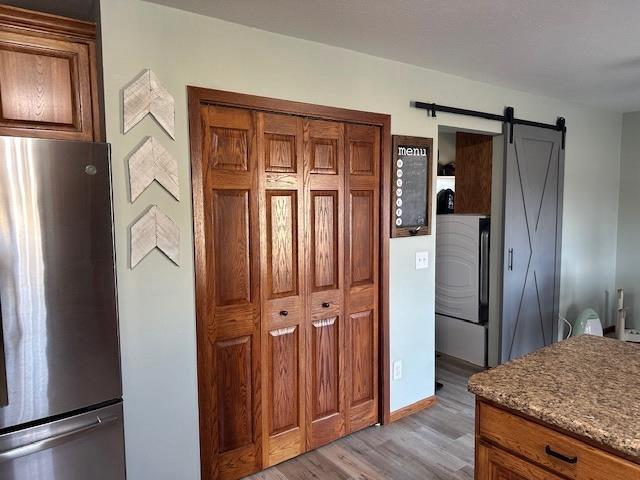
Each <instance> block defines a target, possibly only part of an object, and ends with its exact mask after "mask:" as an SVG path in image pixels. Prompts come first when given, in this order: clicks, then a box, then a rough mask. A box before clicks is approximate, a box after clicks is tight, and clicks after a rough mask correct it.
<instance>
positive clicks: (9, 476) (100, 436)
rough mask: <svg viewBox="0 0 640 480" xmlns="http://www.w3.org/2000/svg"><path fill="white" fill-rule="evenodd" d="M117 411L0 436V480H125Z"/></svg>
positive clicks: (116, 407)
mask: <svg viewBox="0 0 640 480" xmlns="http://www.w3.org/2000/svg"><path fill="white" fill-rule="evenodd" d="M124 472H125V466H124V440H123V430H122V405H121V404H117V405H112V406H110V407H105V408H101V409H98V410H93V411H91V412H89V413H84V414H81V415H76V416H73V417H69V418H65V419H63V420H58V421H55V422H52V423H46V424H44V425H39V426H37V427H32V428H27V429H24V430H19V431H17V432H13V433H7V434H4V435H0V478H2V480H35V479H43V480H44V479H47V480H87V479H91V480H124V478H125V473H124Z"/></svg>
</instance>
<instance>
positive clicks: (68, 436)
mask: <svg viewBox="0 0 640 480" xmlns="http://www.w3.org/2000/svg"><path fill="white" fill-rule="evenodd" d="M118 420H119V417H115V416H111V417H106V418H100V417H96V421H95V422H93V423H90V424H89V425H85V426H84V427H79V428H75V429H73V430H69V431H67V432H64V433H61V434H59V435H54V436H52V437H47V438H43V439H41V440H37V441H35V442H32V443H27V444H26V445H21V446H19V447H15V448H12V449H9V450H5V451H2V452H0V463H4V462H8V461H10V460H15V459H16V458H20V457H24V456H26V455H31V454H32V453H36V452H40V451H42V450H48V449H50V448H53V447H55V446H57V445H60V444H63V443H66V442H68V441H70V440H73V439H74V438H75V437H77V436H79V435H82V434H84V433H87V432H90V431H92V430H96V429H98V428H103V427H106V426H108V425H111V424H112V423H115V422H117V421H118Z"/></svg>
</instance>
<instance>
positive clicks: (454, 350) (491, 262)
mask: <svg viewBox="0 0 640 480" xmlns="http://www.w3.org/2000/svg"><path fill="white" fill-rule="evenodd" d="M503 141H504V139H503V135H502V134H496V133H495V132H486V131H474V130H468V129H461V128H457V127H451V126H444V125H441V126H440V127H439V129H438V155H437V179H436V195H437V215H436V261H435V265H436V267H435V268H436V296H435V313H436V315H435V317H436V337H435V338H436V352H437V354H438V355H441V356H445V357H453V358H455V359H459V360H463V361H464V362H468V363H470V364H473V365H475V366H477V367H480V368H484V367H488V366H494V365H497V363H498V361H499V328H500V290H501V283H502V275H501V263H502V255H501V251H502V245H501V242H502V235H501V232H502V215H503V194H504V192H503V190H504V183H503V174H502V169H503V162H504V159H503Z"/></svg>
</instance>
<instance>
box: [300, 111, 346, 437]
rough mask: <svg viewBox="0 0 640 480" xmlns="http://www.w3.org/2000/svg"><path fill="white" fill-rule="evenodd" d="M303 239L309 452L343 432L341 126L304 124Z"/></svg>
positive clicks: (342, 151)
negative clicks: (305, 262) (305, 259)
mask: <svg viewBox="0 0 640 480" xmlns="http://www.w3.org/2000/svg"><path fill="white" fill-rule="evenodd" d="M304 146H305V149H304V155H305V156H304V160H305V165H304V174H305V198H306V205H307V208H306V222H305V226H306V230H307V238H308V239H309V241H308V244H307V255H306V258H307V259H308V265H307V285H308V294H307V305H306V310H307V315H306V322H307V326H308V330H307V331H308V332H309V334H308V336H307V366H308V368H309V371H308V372H307V397H306V416H307V448H316V447H319V446H321V445H324V444H326V443H328V442H331V441H333V440H335V439H337V438H339V437H341V436H343V435H344V434H345V432H346V429H345V412H346V406H347V405H346V396H345V394H346V391H345V373H344V367H345V355H344V351H345V348H344V347H345V329H344V313H343V312H344V310H343V309H344V292H343V290H344V278H343V277H344V125H343V124H341V123H337V122H328V121H321V120H311V119H307V120H305V123H304Z"/></svg>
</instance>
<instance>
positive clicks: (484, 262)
mask: <svg viewBox="0 0 640 480" xmlns="http://www.w3.org/2000/svg"><path fill="white" fill-rule="evenodd" d="M480 305H482V306H487V305H489V232H487V231H484V232H482V233H481V234H480Z"/></svg>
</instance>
